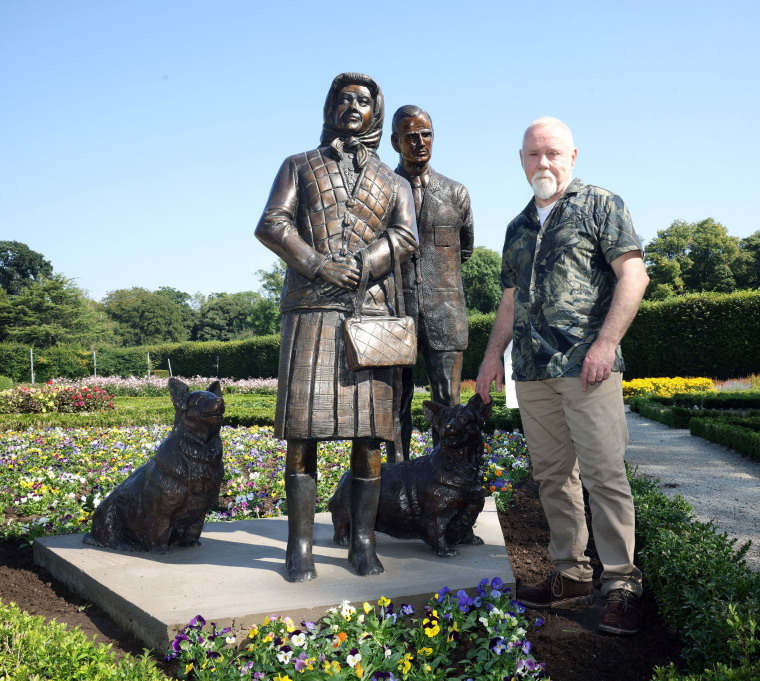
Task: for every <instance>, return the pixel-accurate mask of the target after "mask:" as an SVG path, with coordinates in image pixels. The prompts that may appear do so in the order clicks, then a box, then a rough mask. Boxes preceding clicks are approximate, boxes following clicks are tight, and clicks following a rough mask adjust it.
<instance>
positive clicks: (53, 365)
mask: <svg viewBox="0 0 760 681" xmlns="http://www.w3.org/2000/svg"><path fill="white" fill-rule="evenodd" d="M494 317H495V315H494V314H488V315H480V314H476V315H472V316H471V317H470V318H469V320H468V321H469V327H470V336H469V347H468V348H467V350H465V353H464V358H463V365H462V378H463V379H464V380H467V379H473V380H474V379H475V378H476V377H477V375H478V368H479V367H480V362H481V361H482V359H483V354H484V353H485V348H486V344H487V343H488V336H489V334H490V332H491V327H492V326H493V321H494ZM758 338H760V291H738V292H735V293H730V294H716V293H699V294H691V295H686V296H680V297H677V298H670V299H668V300H663V301H645V302H644V303H642V305H641V309H640V310H639V313H638V315H637V316H636V319H635V320H634V321H633V324H632V325H631V328H630V329H629V330H628V333H627V334H626V337H625V338H624V339H623V356H624V357H625V364H626V371H625V378H626V379H628V380H630V379H632V378H657V377H663V376H665V377H673V376H707V377H709V378H719V379H728V378H741V377H743V376H748V375H750V374H755V373H760V343H758V342H757V339H758ZM148 353H150V358H151V369H152V370H156V369H159V370H168V368H169V366H168V361H167V360H171V365H172V371H173V373H174V374H175V375H178V376H197V375H200V376H219V377H221V378H269V377H274V376H277V366H278V355H279V336H258V337H256V338H252V339H248V340H244V341H230V342H216V341H214V342H205V343H199V342H196V343H174V344H167V345H151V346H147V345H146V346H141V347H138V348H107V347H103V348H99V349H98V350H97V369H98V374H99V375H101V376H110V375H114V374H118V375H121V376H144V375H146V374H147V373H148V361H147V354H148ZM217 364H218V367H217ZM35 373H36V380H37V381H40V382H42V381H46V380H48V379H49V378H57V377H59V376H61V377H67V378H81V377H83V376H89V375H91V374H92V373H93V358H92V351H90V350H83V349H81V348H76V347H70V346H62V347H58V348H51V349H49V350H36V351H35ZM414 373H415V383H416V384H417V385H426V384H427V376H426V372H425V367H424V364H423V361H422V358H421V357H418V360H417V364H416V365H415V369H414ZM0 374H2V375H4V376H9V377H10V378H12V379H13V380H15V381H17V382H22V381H26V382H28V381H29V380H30V379H31V374H30V366H29V347H28V346H24V345H18V344H13V343H6V344H0Z"/></svg>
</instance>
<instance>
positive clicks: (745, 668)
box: [652, 662, 760, 681]
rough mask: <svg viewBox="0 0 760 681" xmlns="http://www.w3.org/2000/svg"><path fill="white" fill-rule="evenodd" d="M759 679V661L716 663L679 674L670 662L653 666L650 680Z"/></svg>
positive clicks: (712, 680) (740, 680) (733, 680)
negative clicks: (745, 663)
mask: <svg viewBox="0 0 760 681" xmlns="http://www.w3.org/2000/svg"><path fill="white" fill-rule="evenodd" d="M757 679H760V662H753V663H750V664H747V665H742V666H741V667H728V666H726V665H725V664H722V663H718V664H716V665H715V666H714V667H710V668H708V669H705V670H704V671H703V672H700V673H698V674H686V675H683V676H682V675H681V674H680V673H679V671H678V669H677V668H676V666H675V665H674V664H673V663H672V662H671V663H670V664H669V665H668V666H667V667H655V669H654V675H653V676H652V681H757Z"/></svg>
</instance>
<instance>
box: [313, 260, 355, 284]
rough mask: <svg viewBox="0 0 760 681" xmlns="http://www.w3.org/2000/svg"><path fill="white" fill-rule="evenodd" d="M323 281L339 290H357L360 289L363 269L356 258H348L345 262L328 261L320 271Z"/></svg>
mask: <svg viewBox="0 0 760 681" xmlns="http://www.w3.org/2000/svg"><path fill="white" fill-rule="evenodd" d="M318 276H319V277H320V278H321V279H324V280H325V281H326V282H327V283H328V284H334V285H335V286H338V287H339V288H344V289H349V290H355V289H357V288H359V280H360V279H361V269H360V268H359V266H358V263H357V261H356V258H351V257H349V258H346V260H345V261H342V262H341V261H336V260H328V261H327V262H325V264H324V265H323V266H322V269H320V270H319V275H318Z"/></svg>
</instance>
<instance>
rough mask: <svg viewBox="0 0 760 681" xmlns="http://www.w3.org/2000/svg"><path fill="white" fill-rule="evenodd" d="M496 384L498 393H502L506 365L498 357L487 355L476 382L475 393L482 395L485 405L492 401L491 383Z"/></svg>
mask: <svg viewBox="0 0 760 681" xmlns="http://www.w3.org/2000/svg"><path fill="white" fill-rule="evenodd" d="M494 382H495V383H496V391H497V392H501V391H502V390H503V389H504V365H503V364H502V363H501V358H500V357H499V356H498V355H489V354H486V356H485V357H484V358H483V363H482V364H481V365H480V371H478V379H477V380H476V381H475V392H476V393H478V395H480V398H481V399H482V400H483V403H484V404H488V403H489V402H490V401H491V383H494Z"/></svg>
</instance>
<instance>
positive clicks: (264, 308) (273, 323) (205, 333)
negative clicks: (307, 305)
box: [195, 291, 280, 341]
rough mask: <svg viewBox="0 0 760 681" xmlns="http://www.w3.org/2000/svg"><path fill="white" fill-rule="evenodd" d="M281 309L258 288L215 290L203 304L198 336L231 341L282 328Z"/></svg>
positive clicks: (205, 339) (204, 339) (270, 332)
mask: <svg viewBox="0 0 760 681" xmlns="http://www.w3.org/2000/svg"><path fill="white" fill-rule="evenodd" d="M279 319H280V317H279V308H278V306H277V305H276V304H275V303H274V302H272V301H270V300H268V299H266V298H264V297H263V296H262V295H261V294H260V293H256V292H255V291H244V292H242V293H232V294H227V293H215V294H213V295H212V296H210V297H209V298H208V300H207V301H206V302H205V303H203V305H201V310H200V317H199V320H198V325H197V327H196V331H195V338H196V339H197V340H201V341H210V340H216V341H229V340H234V339H240V338H242V337H245V336H253V335H267V334H272V333H275V332H277V331H278V330H279Z"/></svg>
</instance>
